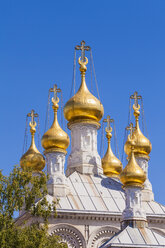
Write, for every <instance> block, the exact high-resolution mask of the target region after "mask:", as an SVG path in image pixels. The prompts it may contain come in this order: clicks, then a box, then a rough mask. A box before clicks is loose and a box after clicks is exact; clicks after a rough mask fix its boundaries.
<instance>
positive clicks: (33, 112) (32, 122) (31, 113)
mask: <svg viewBox="0 0 165 248" xmlns="http://www.w3.org/2000/svg"><path fill="white" fill-rule="evenodd" d="M27 116H28V117H31V124H32V125H33V126H34V125H35V121H34V117H38V114H37V113H35V111H34V109H32V111H31V112H30V113H29V114H27Z"/></svg>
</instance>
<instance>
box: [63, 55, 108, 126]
mask: <svg viewBox="0 0 165 248" xmlns="http://www.w3.org/2000/svg"><path fill="white" fill-rule="evenodd" d="M85 59H86V61H85V62H82V61H81V60H80V58H79V64H80V72H81V85H80V88H79V90H78V92H77V93H76V94H75V95H74V96H73V97H72V98H71V99H70V100H69V101H68V102H67V103H66V104H65V106H64V116H65V118H66V119H67V120H68V121H69V124H71V123H73V122H83V121H85V122H96V123H98V122H99V121H100V120H101V118H102V116H103V114H104V109H103V105H102V103H101V102H100V101H99V100H98V99H97V98H96V97H95V96H93V95H92V94H91V93H90V92H89V90H88V88H87V85H86V82H85V72H86V70H87V67H86V65H87V63H88V59H87V58H86V57H85Z"/></svg>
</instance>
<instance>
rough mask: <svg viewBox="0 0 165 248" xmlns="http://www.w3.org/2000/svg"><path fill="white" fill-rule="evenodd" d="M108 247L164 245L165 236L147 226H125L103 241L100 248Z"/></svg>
mask: <svg viewBox="0 0 165 248" xmlns="http://www.w3.org/2000/svg"><path fill="white" fill-rule="evenodd" d="M108 247H140V248H143V247H144V248H147V247H152V248H154V247H165V237H163V236H161V235H159V234H158V233H156V232H155V231H153V230H151V229H149V228H133V227H130V226H127V227H126V228H125V229H124V230H122V231H120V232H118V233H117V234H115V235H114V236H113V237H111V238H110V240H108V241H107V242H106V243H104V244H103V245H102V246H101V247H100V248H108Z"/></svg>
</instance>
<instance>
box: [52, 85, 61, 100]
mask: <svg viewBox="0 0 165 248" xmlns="http://www.w3.org/2000/svg"><path fill="white" fill-rule="evenodd" d="M49 91H50V92H54V97H53V100H54V101H55V102H57V101H58V97H57V92H61V89H60V88H57V84H54V86H53V88H50V90H49Z"/></svg>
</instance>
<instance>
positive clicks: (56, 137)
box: [41, 98, 69, 153]
mask: <svg viewBox="0 0 165 248" xmlns="http://www.w3.org/2000/svg"><path fill="white" fill-rule="evenodd" d="M57 99H58V98H57ZM52 102H53V106H52V107H53V110H54V121H53V124H52V126H51V128H50V129H49V130H48V131H47V132H46V133H45V134H44V135H43V137H42V141H41V144H42V146H43V148H44V149H45V151H44V152H45V153H47V152H52V151H57V152H58V151H59V152H63V153H66V149H67V148H68V146H69V136H68V135H67V133H66V132H64V130H62V128H61V127H60V125H59V123H58V120H57V110H58V107H59V106H58V102H59V99H58V100H57V101H55V100H54V98H52Z"/></svg>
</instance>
